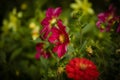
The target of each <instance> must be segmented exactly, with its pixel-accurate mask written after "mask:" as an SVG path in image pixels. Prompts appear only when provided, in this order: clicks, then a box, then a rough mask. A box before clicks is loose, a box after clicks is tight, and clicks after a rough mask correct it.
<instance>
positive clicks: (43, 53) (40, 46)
mask: <svg viewBox="0 0 120 80" xmlns="http://www.w3.org/2000/svg"><path fill="white" fill-rule="evenodd" d="M36 50H37V53H36V55H35V58H36V59H39V58H40V56H43V57H44V58H49V57H50V52H47V51H46V50H45V44H44V43H38V44H37V45H36Z"/></svg>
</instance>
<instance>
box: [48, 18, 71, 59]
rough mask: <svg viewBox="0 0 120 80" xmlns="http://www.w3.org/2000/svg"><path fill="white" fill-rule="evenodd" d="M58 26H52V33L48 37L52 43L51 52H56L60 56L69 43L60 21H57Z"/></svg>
mask: <svg viewBox="0 0 120 80" xmlns="http://www.w3.org/2000/svg"><path fill="white" fill-rule="evenodd" d="M57 25H58V27H53V28H52V30H51V31H52V34H51V36H50V37H49V42H51V43H54V44H55V46H54V48H53V52H55V53H57V55H58V57H59V58H61V57H62V56H63V55H64V54H65V53H66V51H67V45H68V43H69V37H68V34H67V32H66V28H65V26H64V25H63V24H62V21H60V20H59V21H58V22H57Z"/></svg>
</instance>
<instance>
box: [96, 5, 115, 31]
mask: <svg viewBox="0 0 120 80" xmlns="http://www.w3.org/2000/svg"><path fill="white" fill-rule="evenodd" d="M116 19H117V17H116V15H115V8H114V7H113V5H110V6H109V9H108V10H107V11H106V12H103V13H100V14H98V21H97V23H96V25H97V27H98V28H99V29H100V31H101V32H104V31H107V32H108V31H110V29H111V27H112V26H113V25H114V23H115V21H116Z"/></svg>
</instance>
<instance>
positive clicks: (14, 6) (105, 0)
mask: <svg viewBox="0 0 120 80" xmlns="http://www.w3.org/2000/svg"><path fill="white" fill-rule="evenodd" d="M89 2H90V3H91V6H92V9H93V10H94V19H95V20H97V18H96V16H97V14H98V13H100V12H104V11H105V10H107V9H108V6H109V5H110V4H113V5H114V6H115V7H116V8H117V15H120V10H119V9H120V0H89ZM72 3H75V1H74V0H1V1H0V80H28V79H29V80H54V79H53V75H54V73H50V74H51V75H47V76H49V79H48V78H47V79H46V78H45V76H46V74H47V73H46V72H45V71H46V69H44V68H47V67H46V65H45V64H44V63H45V62H46V60H43V61H39V60H36V59H35V57H34V55H35V53H36V50H35V45H36V43H37V42H36V41H34V40H36V39H37V38H38V37H39V30H40V29H41V25H40V22H41V21H42V19H43V18H44V17H45V11H46V9H47V8H49V7H53V8H56V7H59V6H60V7H62V14H61V16H60V17H61V19H62V20H63V22H64V24H65V25H68V26H69V20H71V18H70V15H71V12H72V11H73V10H72V8H71V7H70V5H71V4H72ZM68 19H69V20H68ZM69 29H70V28H69ZM69 31H70V30H69ZM73 32H74V31H73ZM86 35H88V33H86V34H85V36H86ZM94 35H95V34H94ZM102 35H104V36H103V37H104V38H105V37H106V36H109V34H105V33H104V34H102ZM99 37H101V34H100V35H99ZM94 39H96V38H94ZM107 39H110V38H109V37H108V38H107ZM101 40H104V39H101ZM104 41H106V42H108V43H109V40H106V39H105V40H104ZM111 41H112V43H111V42H110V43H111V44H114V45H113V46H114V48H116V49H118V50H117V52H116V53H118V52H119V53H118V54H116V55H114V53H113V52H111V51H109V49H110V48H111V47H110V46H112V45H111V44H109V47H107V48H106V50H105V51H106V53H109V52H110V54H109V56H108V54H103V55H101V54H100V55H99V56H100V57H99V58H101V56H104V59H105V63H104V62H103V61H100V63H101V64H100V65H99V66H100V67H101V66H103V67H104V69H103V71H102V68H99V70H101V74H102V75H101V77H100V79H99V80H120V70H119V69H120V36H119V35H113V36H112V39H111ZM106 42H103V44H105V43H106ZM101 43H102V42H101ZM91 44H92V43H91ZM102 46H108V44H105V45H102ZM114 51H115V50H114ZM106 56H107V57H108V58H106ZM93 58H94V55H93ZM101 59H103V58H101ZM101 59H100V60H101ZM93 60H94V59H93ZM96 63H97V62H96ZM63 80H67V78H65V79H63Z"/></svg>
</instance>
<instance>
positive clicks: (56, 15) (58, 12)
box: [53, 7, 62, 17]
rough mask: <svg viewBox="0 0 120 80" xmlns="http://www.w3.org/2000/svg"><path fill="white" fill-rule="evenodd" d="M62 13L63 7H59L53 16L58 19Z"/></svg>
mask: <svg viewBox="0 0 120 80" xmlns="http://www.w3.org/2000/svg"><path fill="white" fill-rule="evenodd" d="M61 12H62V9H61V7H58V8H56V9H55V10H54V12H53V16H55V17H58V16H59V15H60V13H61Z"/></svg>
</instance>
